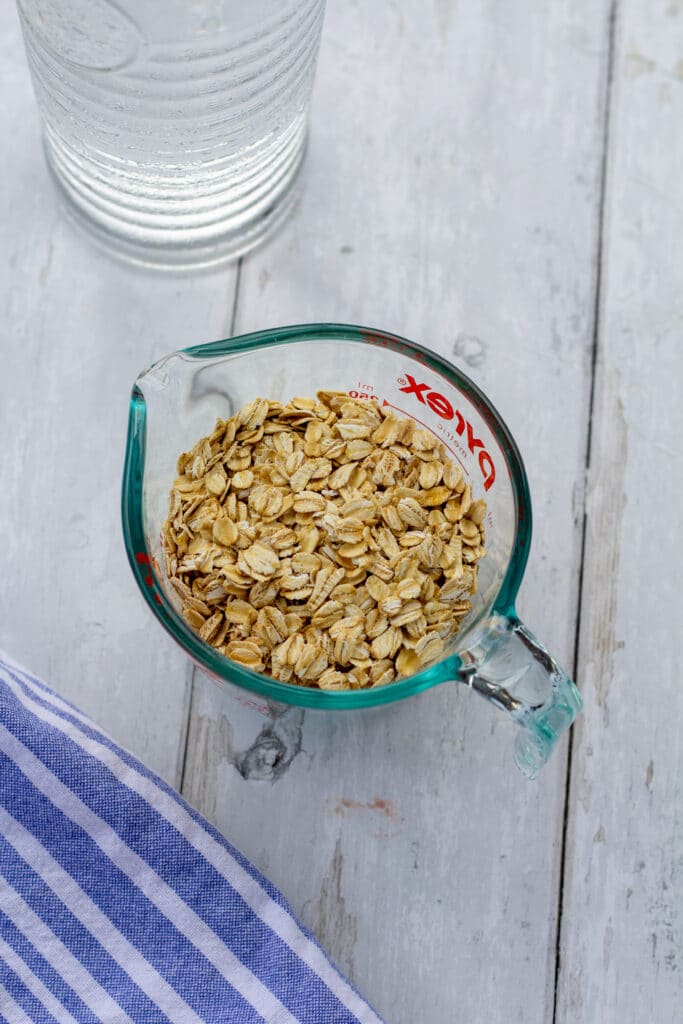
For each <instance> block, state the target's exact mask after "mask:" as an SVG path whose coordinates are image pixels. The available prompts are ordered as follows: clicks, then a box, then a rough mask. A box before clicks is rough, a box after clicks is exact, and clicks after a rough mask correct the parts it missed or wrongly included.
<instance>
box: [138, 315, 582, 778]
mask: <svg viewBox="0 0 683 1024" xmlns="http://www.w3.org/2000/svg"><path fill="white" fill-rule="evenodd" d="M319 389H330V390H337V391H339V390H344V391H347V392H348V393H349V395H351V396H352V397H354V398H360V399H364V400H367V401H377V402H380V403H383V404H388V405H390V406H392V407H393V408H394V409H395V410H396V411H397V413H398V414H399V415H401V416H409V417H411V418H412V419H414V420H415V421H416V422H417V423H418V424H420V426H422V427H426V428H427V429H429V430H431V431H432V432H433V433H434V434H435V435H436V436H437V437H438V438H439V439H440V440H441V441H442V442H443V443H444V445H445V446H446V448H447V451H448V454H449V457H451V458H452V459H453V460H454V461H456V462H457V463H458V464H459V465H460V466H461V467H462V469H463V472H464V473H465V477H466V479H467V480H468V481H469V482H470V483H471V485H472V494H473V498H475V499H476V498H484V499H485V501H486V504H487V515H486V548H487V554H486V557H485V558H483V559H482V561H481V562H480V566H479V589H478V592H477V594H475V595H473V597H472V610H471V612H470V613H469V614H468V616H467V617H466V618H465V619H464V620H463V622H462V625H461V627H460V631H459V633H458V635H457V636H456V637H455V640H454V641H453V644H452V646H451V648H450V649H448V650H447V651H446V652H445V654H444V655H443V657H442V658H441V659H440V660H439V661H438V662H436V663H435V664H433V665H430V666H429V667H427V668H425V669H423V670H422V671H421V672H418V673H416V674H415V675H412V676H409V677H407V678H404V679H401V680H399V681H397V682H393V683H389V684H387V685H385V686H380V687H371V688H368V689H361V690H349V691H334V692H331V691H325V690H318V689H312V688H307V687H301V686H296V685H293V684H291V683H283V682H279V681H276V680H274V679H271V678H270V677H268V676H265V675H263V674H260V673H256V672H252V671H251V670H249V669H247V668H245V667H243V666H241V665H238V664H235V663H234V662H231V661H229V660H228V659H227V658H226V657H224V656H223V655H222V654H220V653H219V652H218V651H217V650H215V649H214V648H213V647H211V646H210V645H209V644H207V643H205V642H204V641H202V640H201V639H200V638H199V637H198V636H197V635H196V633H194V632H193V631H192V629H191V628H190V627H189V626H188V624H187V623H186V622H185V620H184V619H183V618H182V616H181V614H180V611H179V607H178V600H177V597H176V595H175V593H174V591H173V588H172V587H171V586H170V585H169V583H168V581H167V580H166V578H165V574H164V572H163V569H162V566H163V561H164V560H163V551H162V542H161V527H162V524H163V522H164V521H165V519H166V516H167V508H168V494H169V490H170V488H171V485H172V483H173V480H174V479H175V475H176V469H175V466H176V460H177V457H178V455H179V454H180V453H181V452H183V451H187V450H188V449H190V448H191V447H192V446H193V445H194V444H195V443H196V441H198V440H199V438H200V437H203V436H205V435H206V434H208V433H210V432H211V431H212V430H213V427H214V425H215V421H216V419H217V418H218V417H220V418H222V419H225V418H227V417H228V416H230V415H232V414H233V413H235V412H237V410H238V409H240V407H241V406H242V405H244V404H245V403H246V402H248V401H251V400H252V399H254V398H256V397H258V396H260V397H265V398H272V399H276V400H279V401H283V402H286V401H287V400H288V399H290V398H292V397H293V396H295V395H307V396H312V395H314V394H315V392H316V391H317V390H319ZM122 515H123V531H124V539H125V544H126V550H127V553H128V558H129V561H130V564H131V567H132V569H133V573H134V575H135V578H136V580H137V582H138V585H139V586H140V589H141V591H142V593H143V596H144V598H145V600H146V601H147V603H148V605H149V606H150V608H151V609H152V611H153V612H154V614H155V615H156V617H157V618H158V619H159V621H160V622H161V623H162V625H163V626H164V627H165V628H166V629H167V630H168V632H169V633H170V634H171V636H172V637H173V638H174V639H175V640H176V641H177V642H178V643H179V644H180V645H181V647H183V649H184V650H185V651H186V652H187V653H188V654H189V655H190V656H191V657H192V658H193V659H194V661H195V662H196V663H197V664H198V665H199V666H200V668H202V669H203V670H204V671H205V672H206V673H208V674H209V675H210V676H212V677H213V678H214V679H215V680H217V681H218V682H220V683H222V684H225V685H228V686H231V687H236V688H237V694H238V696H241V697H242V702H243V703H247V704H248V705H250V706H254V707H259V706H262V708H263V710H268V704H266V703H265V702H264V701H263V698H265V701H268V702H271V703H272V702H275V703H277V704H285V705H286V704H295V705H299V706H302V707H308V708H316V709H321V710H328V711H343V710H349V709H357V708H368V707H372V706H375V705H381V704H387V703H389V702H391V701H395V700H401V699H403V698H405V697H409V696H411V695H413V694H416V693H418V692H420V691H421V690H424V689H427V688H428V687H431V686H436V685H437V684H439V683H446V682H449V681H456V682H462V683H464V684H465V685H467V686H468V687H470V689H473V690H476V691H477V692H478V693H480V694H482V695H483V696H484V697H486V698H487V699H488V700H490V701H491V702H492V703H494V704H495V705H497V706H498V707H500V708H502V709H503V710H504V711H506V712H507V713H508V714H509V715H510V716H511V717H512V718H513V719H514V720H515V722H516V723H517V725H518V726H519V727H520V728H519V730H518V733H517V737H516V743H515V760H516V762H517V765H518V766H519V768H520V769H521V770H522V772H523V773H524V774H525V775H527V776H528V777H530V778H533V777H534V776H535V775H536V773H537V772H538V770H539V768H540V767H541V766H542V765H543V764H544V763H545V761H546V760H547V758H548V756H549V754H550V752H551V750H552V748H553V746H554V745H555V743H556V742H557V740H558V738H559V737H560V736H561V735H562V733H563V732H564V731H565V730H566V729H567V728H568V727H569V726H570V725H571V723H572V721H573V720H574V718H575V717H576V715H577V713H578V712H579V710H580V709H581V706H582V702H581V697H580V695H579V692H578V690H577V689H576V687H575V685H574V683H573V682H572V681H571V680H570V679H569V677H568V676H567V674H566V673H565V672H564V671H563V670H562V669H561V668H560V667H559V666H558V665H557V663H556V662H555V660H554V659H553V658H552V656H551V655H550V654H549V653H548V651H547V650H546V649H545V647H544V646H543V645H542V644H541V643H540V642H539V641H538V640H537V639H536V638H535V637H534V636H533V634H532V633H531V632H530V631H529V630H528V629H527V627H526V626H525V625H523V624H522V623H521V622H520V620H519V618H518V616H517V614H516V612H515V606H514V604H515V598H516V596H517V591H518V589H519V586H520V583H521V581H522V576H523V574H524V568H525V566H526V561H527V557H528V553H529V546H530V541H531V505H530V498H529V490H528V484H527V479H526V474H525V472H524V467H523V465H522V460H521V457H520V455H519V452H518V450H517V446H516V444H515V442H514V440H513V439H512V436H511V434H510V432H509V431H508V429H507V427H506V426H505V424H504V423H503V421H502V420H501V418H500V416H499V415H498V413H497V412H496V410H495V409H494V408H493V406H492V405H491V403H490V402H489V401H488V399H487V398H486V397H485V396H484V395H483V394H482V392H481V391H480V390H479V389H478V388H477V387H476V385H475V384H473V383H472V381H470V380H469V379H468V378H467V377H466V376H465V375H464V374H462V373H461V372H460V371H459V370H457V369H456V368H455V367H453V366H451V365H450V364H449V363H447V362H446V361H445V360H444V359H442V358H440V357H439V356H437V355H435V354H433V353H431V352H429V351H428V350H427V349H424V348H422V347H420V346H418V345H414V344H412V343H411V342H408V341H406V340H405V339H403V338H400V337H397V336H396V335H391V334H387V333H385V332H383V331H376V330H371V329H368V328H363V327H350V326H345V325H339V324H312V325H304V326H299V327H284V328H278V329H274V330H269V331H263V332H260V333H257V334H249V335H245V336H243V337H240V338H233V339H231V340H227V341H218V342H214V343H211V344H206V345H197V346H195V347H193V348H187V349H183V350H181V351H178V352H173V353H172V354H170V355H168V356H166V357H165V358H163V359H161V360H159V362H157V363H155V364H154V365H153V366H152V367H151V368H150V369H148V370H147V371H145V372H144V373H142V374H141V375H140V376H139V377H138V379H137V381H136V382H135V385H134V387H133V392H132V396H131V405H130V416H129V423H128V440H127V446H126V457H125V466H124V475H123V493H122ZM244 691H250V693H251V697H248V698H247V699H245V696H246V695H245V693H244Z"/></svg>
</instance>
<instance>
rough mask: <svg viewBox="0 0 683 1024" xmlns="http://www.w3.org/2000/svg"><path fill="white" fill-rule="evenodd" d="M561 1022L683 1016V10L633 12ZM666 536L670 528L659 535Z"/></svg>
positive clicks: (593, 504) (613, 200)
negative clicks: (682, 541)
mask: <svg viewBox="0 0 683 1024" xmlns="http://www.w3.org/2000/svg"><path fill="white" fill-rule="evenodd" d="M616 27H617V31H616V52H615V61H614V80H613V88H612V97H613V98H612V103H611V117H610V122H611V130H610V139H611V144H610V152H609V161H608V183H609V190H608V194H607V196H608V201H607V206H606V219H605V225H606V226H605V239H604V248H603V252H604V256H603V274H602V278H603V282H604V287H603V289H602V302H601V315H600V333H599V350H598V369H597V379H596V391H595V402H594V414H593V429H592V445H591V454H590V482H589V491H588V502H587V509H588V516H587V534H586V560H585V566H584V579H583V600H582V616H581V620H582V621H581V634H580V675H581V678H582V680H583V688H584V696H585V699H586V710H585V715H584V717H583V720H582V722H581V724H580V725H579V727H578V730H576V731H575V734H574V753H573V765H572V773H571V790H570V814H569V826H568V834H567V870H566V876H565V892H564V910H563V917H562V921H563V927H562V937H561V938H562V941H561V959H560V963H561V971H560V977H559V988H558V1012H557V1020H558V1021H565V1020H567V1021H569V1020H571V1021H572V1022H573V1024H593V1022H594V1021H599V1020H604V1021H607V1020H610V1021H612V1020H614V1021H616V1020H618V1021H621V1022H623V1024H631V1022H633V1024H636V1022H638V1024H640V1022H641V1021H657V1024H674V1022H678V1021H680V1020H681V1013H682V1012H683V1010H682V1008H683V970H682V969H681V968H682V967H683V963H682V962H681V954H682V953H683V920H682V913H683V871H682V870H681V869H682V867H683V863H682V861H681V852H682V851H683V811H682V801H681V796H682V793H681V783H682V781H683V731H682V729H681V722H682V721H683V691H682V690H681V686H680V679H679V676H680V661H681V656H682V654H683V651H682V650H681V621H682V619H683V605H682V603H681V596H680V574H681V558H680V546H679V544H678V537H679V536H680V534H681V527H682V526H683V523H682V516H681V481H682V480H683V455H682V453H681V440H680V439H681V436H683V410H682V408H681V400H680V399H681V381H682V380H683V359H682V354H683V300H682V299H681V296H682V295H683V186H682V181H683V179H682V178H681V169H682V168H683V136H682V135H681V131H680V126H681V123H683V61H682V57H683V4H681V3H678V2H671V0H624V2H623V3H621V4H620V6H619V17H618V20H617V26H616ZM655 538H657V540H655Z"/></svg>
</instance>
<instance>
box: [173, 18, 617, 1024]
mask: <svg viewBox="0 0 683 1024" xmlns="http://www.w3.org/2000/svg"><path fill="white" fill-rule="evenodd" d="M607 40H608V7H607V4H606V3H595V2H592V0H591V2H588V0H584V2H581V3H569V2H565V3H553V4H550V5H538V4H535V3H531V2H528V3H521V4H516V5H514V8H513V7H511V6H507V7H506V6H504V5H503V6H501V5H500V4H493V3H486V4H477V5H473V4H467V3H464V2H450V3H448V2H440V3H434V4H427V5H426V4H423V3H419V2H417V0H414V2H405V3H402V4H400V5H397V4H391V3H388V2H387V3H378V4H373V5H372V6H370V5H367V4H359V3H352V2H349V3H348V4H332V5H330V6H329V8H328V12H327V21H326V26H325V30H324V39H323V46H322V52H321V57H320V64H319V75H318V81H317V87H316V97H315V103H314V112H313V123H312V138H311V148H310V154H309V161H308V165H307V168H306V174H305V189H304V192H303V196H302V198H301V201H300V205H299V208H298V210H297V213H296V216H295V219H294V220H293V221H292V222H291V223H290V224H289V225H288V226H287V228H285V230H283V232H282V233H281V234H280V236H279V237H278V238H277V239H275V240H273V242H272V243H270V244H269V245H268V246H266V247H265V248H264V249H262V250H260V251H259V252H258V253H256V254H255V255H253V256H251V257H249V258H248V259H246V260H245V261H244V264H243V267H242V277H241V284H240V290H239V296H238V306H237V318H236V329H237V331H238V332H242V331H246V330H251V329H256V328H260V327H266V326H270V325H273V324H278V323H281V324H282V323H293V322H302V321H312V320H341V321H346V322H357V323H366V324H370V325H374V326H378V327H383V328H386V329H389V330H395V331H397V332H398V333H402V334H405V335H406V336H408V337H411V338H412V339H414V340H416V341H419V342H422V343H423V344H426V345H428V346H429V347H431V348H432V349H434V350H436V351H438V352H440V353H441V354H443V355H444V356H446V357H447V358H450V359H452V360H453V361H454V362H456V363H458V364H459V365H461V366H462V367H463V368H464V369H465V370H466V371H468V372H469V373H471V375H472V376H473V377H475V379H476V380H477V381H478V382H479V383H480V384H481V385H482V386H483V387H484V388H485V390H486V391H487V393H488V394H489V395H490V397H491V398H492V400H493V401H494V403H495V404H496V405H497V406H498V407H499V408H500V410H501V412H502V413H503V415H504V416H505V418H506V419H507V421H508V423H509V425H510V427H511V429H512V431H513V433H514V434H515V436H516V437H517V438H518V439H519V441H520V444H521V446H522V450H523V454H524V456H525V459H526V463H527V468H528V471H529V476H530V481H531V488H532V493H533V495H534V498H535V513H536V527H535V539H534V546H533V553H532V557H531V561H530V565H529V569H528V573H527V582H526V584H525V587H524V591H523V594H522V599H521V601H520V609H521V611H522V613H523V614H524V615H525V617H528V620H529V622H530V624H531V626H532V627H533V628H534V630H535V631H536V632H537V633H538V635H539V636H540V637H541V638H542V639H544V640H545V641H547V643H548V644H549V645H550V647H551V648H552V649H553V651H554V653H556V655H557V656H558V658H559V660H560V661H562V662H564V664H565V665H570V664H571V660H572V655H573V651H574V630H575V622H576V602H577V593H578V578H579V557H580V544H581V524H582V508H583V490H582V487H583V477H584V468H585V450H586V438H587V423H588V406H589V392H590V368H591V359H590V353H591V341H592V334H593V309H594V288H595V269H596V263H595V256H596V245H597V236H598V222H599V199H600V174H601V165H602V145H603V122H604V100H605V95H604V82H605V62H606V59H607ZM314 384H315V380H314V374H313V373H312V375H311V381H310V382H305V381H302V386H301V390H302V392H306V390H311V389H312V388H313V387H314ZM512 741H513V735H512V729H511V727H510V726H509V725H508V723H507V722H506V721H505V720H503V719H502V718H499V717H498V716H497V713H496V712H495V711H494V710H493V709H492V708H491V707H490V706H487V705H485V704H484V703H483V702H480V701H478V700H477V699H476V698H475V697H474V696H472V695H470V694H467V693H459V692H457V690H456V688H455V687H442V688H440V689H439V690H438V691H432V692H429V693H427V694H424V695H422V696H420V697H419V698H416V699H413V700H411V701H410V702H408V703H404V704H403V705H402V706H399V707H392V708H390V709H387V710H384V711H381V712H373V713H369V714H367V715H363V716H355V717H351V716H349V717H347V716H345V715H343V716H342V715H335V716H329V717H324V716H323V717H320V716H316V715H315V714H313V713H309V712H307V713H306V714H305V715H303V714H302V713H301V712H300V711H296V712H287V713H286V715H285V716H284V718H276V719H274V720H272V721H271V722H266V723H265V724H264V722H263V721H260V720H257V719H255V718H254V717H253V716H252V715H251V714H249V713H247V712H246V711H244V710H243V709H242V708H241V707H239V705H235V704H233V703H232V702H231V701H230V699H229V698H228V697H226V696H225V695H223V694H221V693H220V692H219V691H218V690H217V689H215V688H214V687H213V686H211V685H210V684H209V683H207V682H204V680H203V679H198V681H197V685H196V688H195V694H194V700H193V707H192V714H191V721H190V731H189V742H188V758H187V763H186V773H185V785H184V792H185V795H186V796H187V797H188V798H189V799H190V800H191V802H193V803H194V804H196V805H197V806H198V807H200V809H202V810H203V811H205V813H207V814H208V815H209V816H210V817H211V818H212V820H214V821H215V822H217V824H218V825H219V827H221V828H222V829H223V830H224V831H225V833H226V834H227V835H229V836H230V838H231V840H232V841H233V842H235V843H236V844H237V845H238V846H239V847H240V848H241V849H243V850H244V852H245V853H246V854H247V855H248V856H249V857H250V858H252V859H253V860H254V861H255V862H256V863H257V864H258V865H259V866H260V867H261V868H262V869H263V870H264V871H266V872H267V873H269V874H270V876H271V877H272V878H273V880H274V881H275V882H276V883H277V884H278V885H280V886H281V887H282V888H283V890H284V891H285V893H286V894H287V895H288V897H289V898H290V899H291V900H292V902H293V904H294V906H295V909H296V910H297V911H298V912H299V913H301V915H302V916H303V918H304V921H305V922H306V923H307V924H308V925H310V926H311V928H313V929H314V931H315V932H316V933H317V934H318V936H319V937H320V939H321V941H322V942H323V943H324V944H325V945H326V946H327V948H328V949H329V951H330V953H331V955H332V957H333V958H334V959H336V960H337V961H338V962H339V963H340V965H341V966H342V967H343V968H344V969H345V970H347V971H348V972H349V973H350V975H351V977H352V978H353V980H354V981H355V982H356V984H357V985H358V987H359V988H360V989H361V991H363V992H364V994H366V995H367V996H368V998H369V999H370V1000H371V1001H372V1002H373V1003H374V1004H375V1005H376V1007H377V1008H378V1010H379V1011H380V1012H381V1013H383V1014H384V1015H385V1016H386V1019H387V1020H388V1021H391V1022H392V1024H412V1022H414V1021H418V1020H419V1021H421V1022H423V1024H450V1022H451V1021H453V1020H464V1021H475V1020H476V1021H478V1020H486V1021H487V1022H490V1024H496V1022H503V1021H504V1022H506V1024H509V1022H512V1021H524V1022H525V1024H547V1022H548V1021H549V1020H551V1019H552V1012H553V995H554V992H553V989H554V976H555V944H556V925H557V906H558V884H559V853H560V839H561V833H562V816H563V801H564V788H565V747H564V746H562V747H561V748H560V750H559V751H558V752H557V753H556V755H555V757H554V759H553V761H552V762H551V764H550V765H549V766H548V767H547V768H546V769H545V770H544V773H543V775H542V776H541V778H540V780H539V781H538V783H536V784H527V783H525V782H524V780H523V779H522V777H521V776H519V775H518V774H517V773H516V771H515V769H514V767H513V766H512V751H511V745H512ZM284 763H286V764H288V767H286V769H285V770H283V764H284Z"/></svg>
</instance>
